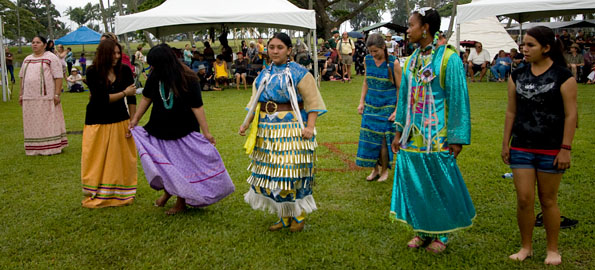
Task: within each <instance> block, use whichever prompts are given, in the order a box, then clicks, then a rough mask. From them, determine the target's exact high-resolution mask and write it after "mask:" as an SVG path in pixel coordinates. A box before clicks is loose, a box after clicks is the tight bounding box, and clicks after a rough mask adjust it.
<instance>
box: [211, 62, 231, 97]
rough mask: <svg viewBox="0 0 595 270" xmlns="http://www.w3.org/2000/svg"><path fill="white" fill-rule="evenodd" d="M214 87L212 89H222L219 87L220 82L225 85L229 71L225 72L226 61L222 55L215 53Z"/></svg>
mask: <svg viewBox="0 0 595 270" xmlns="http://www.w3.org/2000/svg"><path fill="white" fill-rule="evenodd" d="M214 66H215V87H214V88H213V90H215V91H221V90H223V89H222V88H221V87H219V85H220V84H223V85H227V79H228V77H229V73H227V62H225V61H224V60H223V55H217V58H216V59H215V65H214Z"/></svg>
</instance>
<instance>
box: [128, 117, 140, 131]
mask: <svg viewBox="0 0 595 270" xmlns="http://www.w3.org/2000/svg"><path fill="white" fill-rule="evenodd" d="M136 125H138V119H136V117H132V119H130V123H129V124H128V130H132V129H133V128H134V127H136Z"/></svg>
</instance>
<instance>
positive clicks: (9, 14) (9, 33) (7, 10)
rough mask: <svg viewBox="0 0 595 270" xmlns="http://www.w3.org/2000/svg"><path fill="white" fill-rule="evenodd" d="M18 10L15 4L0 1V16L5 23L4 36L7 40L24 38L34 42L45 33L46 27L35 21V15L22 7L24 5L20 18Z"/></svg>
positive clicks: (5, 0) (20, 8)
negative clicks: (40, 34)
mask: <svg viewBox="0 0 595 270" xmlns="http://www.w3.org/2000/svg"><path fill="white" fill-rule="evenodd" d="M16 10H17V7H16V5H15V4H14V3H13V2H11V1H9V0H0V16H1V17H2V20H3V21H4V23H5V26H4V30H5V33H4V34H5V36H6V37H7V38H9V39H13V40H15V39H20V37H23V38H25V39H26V40H32V39H33V37H34V36H35V35H37V34H38V33H40V32H43V31H44V29H45V27H44V26H43V25H42V24H40V23H39V22H38V21H37V20H35V18H34V17H35V15H34V14H33V13H31V12H30V11H28V10H27V9H25V8H23V7H22V3H21V7H19V9H18V11H19V12H18V15H19V17H18V18H17V12H16ZM19 21H20V23H19ZM19 24H20V28H19ZM18 32H20V34H19V33H18Z"/></svg>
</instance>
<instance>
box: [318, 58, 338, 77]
mask: <svg viewBox="0 0 595 270" xmlns="http://www.w3.org/2000/svg"><path fill="white" fill-rule="evenodd" d="M337 71H338V69H337V64H335V63H333V59H332V58H330V57H328V58H327V59H326V61H325V62H324V66H323V68H322V72H321V75H322V80H324V81H337V80H341V75H339V73H338V72H337Z"/></svg>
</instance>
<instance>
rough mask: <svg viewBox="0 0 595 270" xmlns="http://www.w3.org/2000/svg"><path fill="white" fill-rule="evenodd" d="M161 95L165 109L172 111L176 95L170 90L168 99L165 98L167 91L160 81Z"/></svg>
mask: <svg viewBox="0 0 595 270" xmlns="http://www.w3.org/2000/svg"><path fill="white" fill-rule="evenodd" d="M159 95H160V96H161V100H162V101H163V107H165V109H167V110H171V108H172V107H173V106H174V99H173V95H174V93H173V91H172V90H171V89H169V95H167V98H165V89H164V87H163V83H161V81H159Z"/></svg>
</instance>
